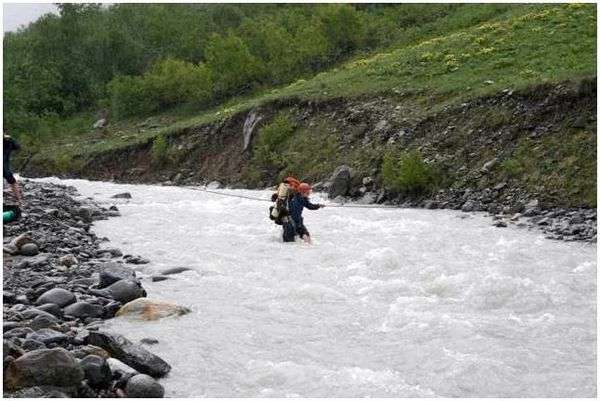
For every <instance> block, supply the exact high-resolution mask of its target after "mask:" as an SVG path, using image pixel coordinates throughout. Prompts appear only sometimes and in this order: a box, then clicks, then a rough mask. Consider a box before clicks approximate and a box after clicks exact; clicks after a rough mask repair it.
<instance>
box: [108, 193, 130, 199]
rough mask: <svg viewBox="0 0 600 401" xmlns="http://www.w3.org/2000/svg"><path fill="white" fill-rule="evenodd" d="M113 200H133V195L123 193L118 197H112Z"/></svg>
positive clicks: (117, 195)
mask: <svg viewBox="0 0 600 401" xmlns="http://www.w3.org/2000/svg"><path fill="white" fill-rule="evenodd" d="M111 198H116V199H131V194H130V193H129V192H122V193H119V194H116V195H113V196H111Z"/></svg>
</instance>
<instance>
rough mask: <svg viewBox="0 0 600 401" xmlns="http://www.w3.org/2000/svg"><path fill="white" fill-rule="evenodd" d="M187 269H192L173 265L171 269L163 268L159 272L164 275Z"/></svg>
mask: <svg viewBox="0 0 600 401" xmlns="http://www.w3.org/2000/svg"><path fill="white" fill-rule="evenodd" d="M188 270H192V269H190V268H189V267H173V268H171V269H166V270H163V271H162V272H160V273H161V274H164V275H169V274H179V273H183V272H185V271H188Z"/></svg>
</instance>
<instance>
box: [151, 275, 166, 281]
mask: <svg viewBox="0 0 600 401" xmlns="http://www.w3.org/2000/svg"><path fill="white" fill-rule="evenodd" d="M168 279H169V277H167V276H152V277H150V280H151V281H152V282H153V283H154V282H157V281H164V280H168Z"/></svg>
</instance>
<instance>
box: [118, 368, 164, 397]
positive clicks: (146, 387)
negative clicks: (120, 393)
mask: <svg viewBox="0 0 600 401" xmlns="http://www.w3.org/2000/svg"><path fill="white" fill-rule="evenodd" d="M125 393H126V394H127V397H131V398H162V397H163V396H164V395H165V390H164V389H163V387H162V386H161V385H160V384H159V383H158V382H157V381H156V380H154V379H153V378H152V377H150V376H148V375H143V374H141V375H135V376H133V377H132V378H130V379H129V380H128V381H127V386H126V387H125Z"/></svg>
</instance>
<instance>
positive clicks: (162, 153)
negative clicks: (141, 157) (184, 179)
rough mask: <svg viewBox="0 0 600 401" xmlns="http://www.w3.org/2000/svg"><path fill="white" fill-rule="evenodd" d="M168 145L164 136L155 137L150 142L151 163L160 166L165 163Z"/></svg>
mask: <svg viewBox="0 0 600 401" xmlns="http://www.w3.org/2000/svg"><path fill="white" fill-rule="evenodd" d="M168 151H169V143H168V142H167V139H166V138H165V136H164V135H157V136H156V137H155V138H154V140H153V141H152V149H151V154H152V162H153V163H155V164H156V165H159V166H160V165H162V164H164V163H165V162H166V161H167V156H168Z"/></svg>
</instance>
